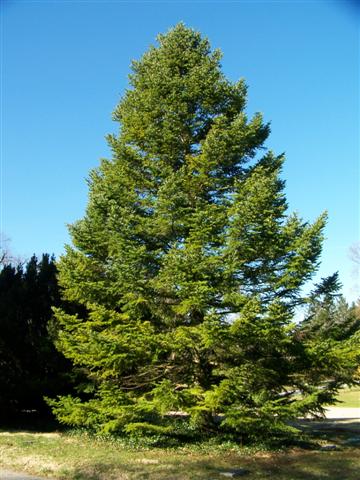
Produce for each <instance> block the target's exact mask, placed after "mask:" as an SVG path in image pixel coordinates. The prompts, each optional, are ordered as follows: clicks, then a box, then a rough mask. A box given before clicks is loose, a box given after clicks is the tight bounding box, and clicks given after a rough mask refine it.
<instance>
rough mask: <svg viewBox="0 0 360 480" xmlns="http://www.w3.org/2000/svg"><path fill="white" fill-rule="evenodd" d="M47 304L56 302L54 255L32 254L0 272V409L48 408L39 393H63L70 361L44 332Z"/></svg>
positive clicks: (6, 412) (4, 413) (10, 412)
mask: <svg viewBox="0 0 360 480" xmlns="http://www.w3.org/2000/svg"><path fill="white" fill-rule="evenodd" d="M52 305H56V306H60V305H62V302H61V300H60V295H59V289H58V284H57V279H56V266H55V261H54V258H53V257H50V256H49V255H48V254H44V255H42V257H41V259H40V260H38V259H37V257H36V256H33V257H31V259H30V260H29V261H28V262H27V263H25V264H24V265H22V264H17V265H13V264H11V263H10V264H6V263H5V264H4V265H3V267H2V269H1V271H0V383H1V390H0V410H1V416H2V417H3V418H4V419H8V418H9V415H13V414H14V415H15V414H16V415H18V413H19V412H20V411H22V410H28V411H30V410H36V411H38V412H40V413H44V412H45V411H48V407H47V405H46V403H45V401H44V399H43V397H44V395H56V394H59V393H68V392H69V391H70V388H69V386H68V385H69V379H68V378H66V374H69V373H70V362H69V361H68V360H66V359H65V358H64V356H63V355H61V354H60V353H59V352H58V351H57V350H56V349H55V347H54V345H53V341H52V338H51V335H50V333H49V329H48V326H49V321H50V319H51V316H52V310H51V307H52Z"/></svg>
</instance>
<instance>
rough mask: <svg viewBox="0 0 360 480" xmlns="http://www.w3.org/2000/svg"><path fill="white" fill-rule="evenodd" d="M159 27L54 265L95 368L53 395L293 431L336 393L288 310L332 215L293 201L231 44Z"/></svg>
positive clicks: (59, 404) (95, 416) (91, 405)
mask: <svg viewBox="0 0 360 480" xmlns="http://www.w3.org/2000/svg"><path fill="white" fill-rule="evenodd" d="M158 41H159V45H158V46H157V47H151V48H150V49H149V50H148V51H147V52H146V53H145V55H144V56H143V57H142V59H141V60H140V61H136V62H133V65H132V74H131V76H130V88H129V89H128V90H127V91H126V93H125V95H124V97H123V99H122V100H121V101H120V103H119V105H118V106H117V108H116V110H115V112H114V119H115V120H116V121H118V122H119V123H120V133H119V135H118V136H109V137H108V141H109V144H110V146H111V149H112V152H113V157H112V159H111V160H103V161H102V162H101V165H100V166H99V168H97V169H95V170H93V171H92V172H91V174H90V180H89V189H90V191H89V203H88V206H87V210H86V214H85V216H84V218H83V219H82V220H80V221H78V222H76V223H74V224H73V225H72V226H71V227H70V233H71V236H72V242H73V245H72V246H67V248H66V253H65V255H63V256H62V257H61V259H60V262H59V264H58V268H59V281H60V284H61V286H62V288H63V292H64V296H65V298H66V299H67V300H70V301H73V302H77V303H78V304H80V305H82V306H84V307H85V308H86V314H85V315H82V316H80V315H73V314H71V313H69V312H67V311H64V310H61V309H58V310H57V311H56V319H57V322H58V325H59V336H58V343H57V345H58V348H59V349H60V350H61V351H62V352H63V353H64V354H65V356H67V357H68V358H69V359H71V360H72V362H73V363H74V365H75V366H76V367H77V368H79V369H81V370H82V371H83V372H84V373H85V374H86V375H87V379H88V381H87V382H85V383H83V384H82V386H81V387H82V393H80V394H79V396H78V397H76V398H74V397H62V398H60V399H58V400H53V401H52V402H51V404H52V405H53V408H54V412H55V413H56V415H57V416H58V418H59V419H60V420H61V421H63V422H65V423H68V424H72V425H86V426H90V427H92V428H94V429H96V430H101V431H105V432H137V431H140V432H148V433H149V432H156V433H159V432H163V433H170V432H174V431H175V430H176V428H178V427H175V425H177V416H176V415H175V414H174V412H179V411H180V412H185V413H187V414H188V418H187V420H183V421H182V425H183V426H184V425H189V426H190V427H191V428H192V429H193V430H195V431H198V432H235V433H237V434H241V435H244V436H249V437H251V436H258V435H263V434H264V433H265V432H277V431H281V430H286V429H287V428H288V427H286V424H285V420H287V419H288V418H290V417H292V416H295V415H298V414H299V413H306V412H311V411H313V412H315V411H321V405H322V402H323V401H324V399H325V396H326V395H325V393H324V391H325V390H324V389H323V390H321V392H323V393H321V392H320V391H319V389H317V388H316V386H317V385H319V384H320V383H321V382H323V380H324V378H326V375H328V373H329V369H328V366H325V363H326V362H323V363H324V366H323V367H322V366H321V365H320V366H319V363H318V364H317V365H315V364H316V362H317V361H318V360H317V358H318V357H319V356H316V355H315V354H314V351H313V349H308V348H307V347H306V345H304V344H303V343H301V341H300V340H298V339H297V338H296V337H295V336H294V331H295V328H294V325H293V324H292V323H291V319H292V317H293V313H294V308H295V307H296V306H297V305H298V304H299V303H300V302H301V301H302V299H301V295H300V290H301V287H302V286H303V285H304V283H305V282H307V281H308V280H309V279H310V278H311V276H312V274H313V272H314V271H315V270H316V268H317V266H318V261H319V256H320V253H321V244H322V230H323V227H324V223H325V215H321V216H320V217H319V219H318V220H316V221H315V223H313V224H310V223H307V222H304V221H302V220H301V219H300V218H299V217H298V216H297V215H295V214H291V215H288V214H287V204H286V199H285V195H284V181H283V180H282V179H281V177H280V173H281V168H282V164H283V161H284V156H283V155H275V154H274V153H272V152H271V151H267V150H264V142H265V141H266V139H267V137H268V135H269V131H270V128H269V125H268V124H267V123H264V121H263V119H262V116H261V115H260V114H256V115H255V116H254V117H253V118H251V119H248V118H247V116H246V114H245V105H246V86H245V84H244V82H243V81H240V82H237V83H231V82H230V81H228V80H227V79H226V78H225V76H224V75H223V73H222V71H221V66H220V58H221V54H220V52H219V51H217V50H216V51H212V50H211V48H210V45H209V42H208V40H206V39H204V38H202V37H201V35H200V34H199V33H197V32H195V31H193V30H191V29H189V28H186V27H185V26H184V25H183V24H179V25H177V26H176V27H175V28H173V29H172V30H170V31H169V32H168V33H167V34H166V35H160V36H159V37H158ZM319 362H320V360H319ZM319 372H320V373H319ZM295 391H297V392H298V391H300V392H301V394H302V395H297V396H296V395H295V394H294V392H295ZM171 412H173V413H171Z"/></svg>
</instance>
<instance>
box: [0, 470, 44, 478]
mask: <svg viewBox="0 0 360 480" xmlns="http://www.w3.org/2000/svg"><path fill="white" fill-rule="evenodd" d="M0 480H44V478H40V477H33V476H31V475H26V474H25V473H15V472H9V471H8V470H0ZM47 480H49V479H47Z"/></svg>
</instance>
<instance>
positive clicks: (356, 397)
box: [335, 387, 360, 408]
mask: <svg viewBox="0 0 360 480" xmlns="http://www.w3.org/2000/svg"><path fill="white" fill-rule="evenodd" d="M337 400H339V402H341V403H337V404H336V405H335V406H336V407H343V408H356V407H360V387H353V388H344V389H343V390H341V391H340V393H339V395H338V396H337Z"/></svg>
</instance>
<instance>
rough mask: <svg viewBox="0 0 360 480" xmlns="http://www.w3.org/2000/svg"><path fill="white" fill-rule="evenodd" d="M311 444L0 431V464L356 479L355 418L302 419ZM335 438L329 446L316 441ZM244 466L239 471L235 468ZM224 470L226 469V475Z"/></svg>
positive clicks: (147, 473) (114, 479)
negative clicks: (187, 443) (182, 442)
mask: <svg viewBox="0 0 360 480" xmlns="http://www.w3.org/2000/svg"><path fill="white" fill-rule="evenodd" d="M303 427H304V428H305V429H307V430H309V431H311V432H312V436H313V440H314V441H316V442H317V445H318V446H317V447H314V448H312V449H300V448H292V449H288V450H286V451H285V450H284V451H265V450H258V451H256V450H255V449H253V450H249V449H246V448H241V447H236V446H235V445H221V446H215V445H209V444H207V445H204V444H202V445H199V446H197V447H194V446H192V447H183V448H176V449H162V448H139V447H135V446H134V447H132V448H131V446H129V444H125V443H122V442H120V441H110V440H95V439H94V438H91V437H88V436H86V435H75V434H67V433H61V432H57V431H53V432H50V433H41V432H30V431H0V467H3V468H5V469H10V470H17V471H24V472H28V473H33V474H37V475H41V476H44V477H51V478H56V479H59V480H65V479H67V480H85V479H86V480H135V479H138V480H143V479H144V480H145V479H150V480H200V479H203V480H205V479H206V480H220V479H221V478H227V477H226V476H225V475H222V474H224V473H228V474H230V473H231V472H233V471H235V470H237V469H244V470H247V473H246V474H245V475H244V478H246V479H249V480H252V479H266V478H269V479H272V478H276V479H277V480H301V479H304V480H305V479H307V480H319V479H328V480H330V479H331V480H344V479H347V480H357V479H358V475H359V473H358V472H359V470H360V437H359V433H358V431H356V427H358V425H357V426H356V424H350V423H347V422H337V423H336V425H335V424H334V423H330V422H326V423H321V422H309V421H307V422H304V425H303ZM329 443H331V444H336V445H337V449H336V450H321V449H320V447H321V445H324V444H329ZM243 473H245V472H243ZM229 477H230V475H228V478H229Z"/></svg>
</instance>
